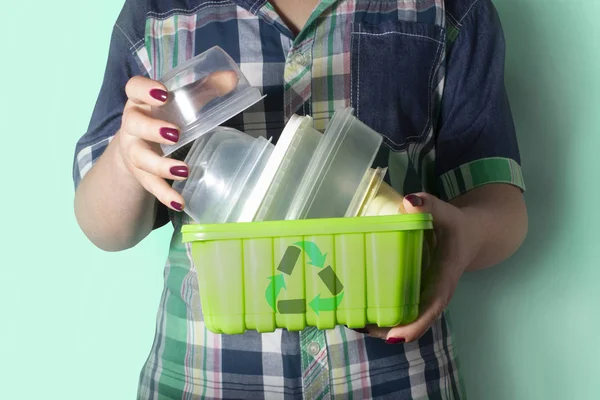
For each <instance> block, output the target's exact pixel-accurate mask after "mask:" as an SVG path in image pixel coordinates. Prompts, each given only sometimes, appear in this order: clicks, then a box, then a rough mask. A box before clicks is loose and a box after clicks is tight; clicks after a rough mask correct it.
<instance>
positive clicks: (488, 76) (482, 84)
mask: <svg viewBox="0 0 600 400" xmlns="http://www.w3.org/2000/svg"><path fill="white" fill-rule="evenodd" d="M454 23H455V25H452V26H451V27H450V28H449V37H452V34H453V33H454V34H455V40H454V41H452V40H451V41H450V42H451V45H450V46H451V47H450V50H449V51H448V53H447V57H448V58H447V63H446V82H445V88H444V97H443V99H442V105H441V110H440V119H439V122H440V125H439V129H438V133H437V138H436V176H437V178H438V180H439V189H440V194H441V197H442V198H444V199H445V200H451V199H453V198H454V197H456V196H458V195H460V194H462V193H465V192H467V191H469V190H471V189H473V188H475V187H478V186H482V185H485V184H488V183H507V184H511V185H514V186H517V187H518V188H520V189H521V190H522V191H524V190H525V185H524V181H523V176H522V172H521V159H520V153H519V147H518V143H517V137H516V132H515V126H514V123H513V117H512V113H511V109H510V105H509V101H508V97H507V93H506V89H505V84H504V57H505V42H504V34H503V31H502V27H501V24H500V20H499V17H498V14H497V11H496V9H495V8H494V6H493V4H492V3H491V1H489V0H480V1H478V2H477V4H476V5H475V6H474V7H473V8H472V9H471V10H470V12H469V14H468V15H466V16H465V17H464V18H463V19H462V21H460V22H458V21H454Z"/></svg>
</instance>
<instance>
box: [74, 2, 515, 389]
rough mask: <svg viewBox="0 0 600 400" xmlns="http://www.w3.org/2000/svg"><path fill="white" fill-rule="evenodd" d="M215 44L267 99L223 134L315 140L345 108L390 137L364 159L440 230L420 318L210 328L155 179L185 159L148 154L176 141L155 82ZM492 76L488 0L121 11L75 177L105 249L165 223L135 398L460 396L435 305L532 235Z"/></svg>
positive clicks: (177, 224) (170, 205) (176, 201)
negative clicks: (285, 132)
mask: <svg viewBox="0 0 600 400" xmlns="http://www.w3.org/2000/svg"><path fill="white" fill-rule="evenodd" d="M214 45H218V46H220V47H221V48H223V49H224V50H225V51H226V52H227V53H229V55H231V56H232V58H233V59H234V60H235V61H236V62H237V63H238V64H239V65H240V67H241V68H242V71H243V72H244V73H245V75H246V76H247V77H248V78H249V80H250V81H251V83H252V84H253V85H254V86H257V87H259V88H261V89H262V91H263V93H264V94H266V95H267V98H266V99H265V101H264V102H263V103H261V104H258V105H257V106H255V107H253V108H252V109H250V110H248V111H246V112H244V113H243V114H241V115H240V116H238V117H235V118H233V119H232V120H231V121H229V122H228V123H227V125H229V126H231V127H234V128H236V129H239V130H242V131H245V132H247V133H251V134H256V133H258V134H266V135H267V136H268V137H272V138H273V139H274V140H276V139H277V137H278V135H279V134H280V132H281V131H282V129H283V126H284V125H285V122H286V121H287V120H288V118H289V117H290V116H291V115H292V114H293V113H296V114H310V115H312V117H313V118H314V120H315V126H316V128H317V129H320V130H322V129H323V128H324V127H325V125H326V123H327V121H328V120H329V118H330V117H331V116H332V114H333V112H334V111H335V110H336V109H338V108H341V107H346V106H352V107H354V109H355V110H356V112H355V113H356V116H357V117H358V118H359V119H360V120H362V121H363V122H364V123H366V124H367V125H369V126H371V127H372V128H373V129H375V130H376V131H378V132H380V133H382V134H383V135H385V140H384V146H383V147H382V150H381V152H380V154H379V156H378V158H377V160H376V164H377V165H378V166H382V167H389V175H388V176H387V177H386V178H387V180H388V182H389V183H391V184H392V185H393V186H394V187H395V188H396V189H397V190H398V191H399V192H402V193H407V194H409V195H408V196H406V197H405V199H404V206H405V208H406V210H407V211H408V212H430V213H432V214H433V216H434V220H435V225H436V237H437V243H438V248H437V253H436V254H437V257H436V258H435V260H434V264H433V265H432V267H431V268H430V271H432V272H433V273H431V274H430V275H429V276H428V279H427V280H426V281H425V282H424V292H423V309H422V310H421V313H420V316H419V318H418V319H417V320H416V321H415V322H413V323H411V324H409V325H406V326H399V327H395V328H392V329H383V328H377V327H371V326H369V327H365V329H364V330H363V331H361V332H356V331H353V330H350V329H347V328H345V327H337V328H336V329H334V330H329V331H319V330H317V329H313V328H309V329H306V330H304V331H302V332H300V333H295V332H288V331H287V330H278V331H276V332H274V333H271V334H262V335H261V334H258V333H256V332H248V333H246V334H244V335H234V336H228V335H214V334H212V333H211V332H209V331H207V330H206V328H205V326H204V324H203V323H202V320H203V317H202V311H201V307H200V304H199V296H198V293H197V290H198V285H197V281H196V269H195V266H194V265H193V263H192V260H191V257H190V254H189V250H188V248H187V247H186V246H185V245H183V244H182V243H181V235H180V233H179V231H180V228H181V226H182V225H183V224H185V223H187V222H189V220H188V218H186V217H185V214H184V213H182V212H181V211H182V210H183V209H184V208H185V204H184V201H183V198H182V197H181V196H180V195H179V194H178V193H177V192H175V191H174V190H173V189H172V188H171V187H170V185H169V184H168V183H167V180H181V179H186V177H187V175H188V168H187V166H186V165H185V163H184V162H183V161H182V159H183V158H184V156H185V154H184V153H183V154H178V155H177V157H173V158H162V157H161V156H160V150H159V144H160V143H169V144H170V143H173V142H177V141H178V140H179V131H178V127H177V126H173V125H172V124H169V123H166V122H164V121H158V120H154V119H152V118H151V117H150V116H149V113H148V111H149V108H150V106H160V105H161V104H163V102H164V101H165V99H166V98H167V92H166V89H165V87H164V86H163V85H162V84H161V83H159V82H158V80H159V79H160V78H161V76H162V75H163V74H164V73H166V72H167V71H168V70H170V69H171V68H173V67H174V66H176V65H178V64H180V63H181V62H183V61H185V60H187V59H189V58H192V57H193V56H194V55H196V54H199V53H201V52H203V51H205V50H207V49H208V48H210V47H212V46H214ZM503 64H504V39H503V34H502V30H501V26H500V22H499V20H498V16H497V13H496V10H495V9H494V7H493V5H492V3H491V1H490V0H446V1H443V0H430V1H420V0H404V1H398V2H390V1H376V0H355V1H349V0H339V1H334V0H323V1H320V2H319V1H318V0H305V1H302V2H292V1H285V0H273V1H271V2H270V3H267V2H265V1H256V0H232V1H229V0H212V1H192V0H189V1H186V0H164V1H163V0H161V1H154V0H128V1H127V2H126V3H125V6H124V8H123V10H122V12H121V14H120V16H119V18H118V21H117V23H116V25H115V29H114V31H113V38H112V41H111V47H110V52H109V57H108V64H107V69H106V75H105V79H104V83H103V85H102V88H101V91H100V94H99V98H98V102H97V105H96V108H95V110H94V113H93V116H92V120H91V123H90V127H89V130H88V132H87V133H86V134H85V135H84V136H83V137H82V138H81V140H80V141H79V143H78V146H77V150H76V157H75V165H74V179H75V185H76V187H77V190H76V198H75V200H76V201H75V211H76V215H77V219H78V221H79V224H80V226H81V228H82V230H83V231H84V232H85V234H86V235H87V236H88V237H89V238H90V240H91V241H92V242H93V243H94V244H96V245H97V246H98V247H99V248H101V249H104V250H108V251H119V250H124V249H127V248H130V247H132V246H135V245H136V244H137V243H139V242H140V241H141V240H143V238H144V237H146V236H147V235H148V234H149V233H150V232H151V231H152V229H154V228H157V227H160V226H162V225H164V224H165V223H167V221H170V222H171V223H172V224H173V226H174V235H173V239H172V242H171V247H170V252H169V256H168V260H167V264H166V269H165V287H164V291H163V294H162V301H161V304H160V308H159V312H158V318H157V330H156V336H155V340H154V344H153V346H152V349H151V352H150V356H149V357H148V360H147V362H146V364H145V365H144V367H143V369H142V373H141V377H140V384H139V392H138V398H139V399H154V398H159V399H196V398H226V399H259V398H261V399H262V398H265V399H278V398H282V399H296V398H306V399H324V398H358V399H369V398H378V399H379V398H390V399H461V398H463V396H464V394H463V393H464V389H463V387H462V386H461V383H460V382H461V379H460V374H459V370H458V365H457V356H456V352H455V349H454V348H453V345H452V339H451V332H450V328H449V326H448V323H447V319H446V317H445V314H444V309H445V308H446V306H447V305H448V302H449V301H450V298H451V297H452V294H453V292H454V289H455V287H456V285H457V282H458V280H459V278H460V277H461V275H462V274H463V273H464V272H466V271H472V270H477V269H482V268H487V267H490V266H492V265H494V264H497V263H499V262H501V261H503V260H504V259H506V258H507V257H509V256H510V255H511V254H513V253H514V252H515V251H516V250H517V249H518V247H519V246H520V245H521V243H522V241H523V239H524V237H525V234H526V230H527V216H526V210H525V205H524V201H523V198H522V194H521V192H522V191H523V190H524V184H523V179H522V175H521V169H520V157H519V151H518V145H517V141H516V134H515V130H514V126H513V121H512V116H511V112H510V107H509V105H508V101H507V98H506V93H505V88H504V82H503V80H504V71H503ZM391 344H393V345H391Z"/></svg>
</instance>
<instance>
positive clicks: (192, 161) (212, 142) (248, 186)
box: [173, 127, 274, 223]
mask: <svg viewBox="0 0 600 400" xmlns="http://www.w3.org/2000/svg"><path fill="white" fill-rule="evenodd" d="M273 148H274V145H273V144H272V143H271V142H270V141H269V140H267V139H265V138H263V137H259V138H254V137H252V136H249V135H247V134H245V133H243V132H240V131H237V130H235V129H231V128H224V127H218V128H215V129H214V130H213V131H211V132H209V133H207V134H206V135H205V136H204V137H202V138H201V139H199V140H197V141H196V142H195V143H194V144H193V146H192V148H191V149H190V152H189V153H188V156H187V157H186V160H185V161H186V163H187V164H188V166H189V168H190V175H189V177H188V178H187V179H186V180H184V181H176V182H175V183H174V184H173V188H174V189H175V190H176V191H178V192H179V193H181V195H182V196H183V198H184V200H185V203H186V206H185V212H186V213H187V214H188V215H189V216H190V217H191V218H192V219H193V220H194V221H196V222H197V223H225V222H238V221H239V218H240V214H241V212H242V209H243V205H244V203H245V200H246V199H247V198H248V196H249V194H250V193H251V191H252V190H253V188H254V187H255V186H256V184H257V181H258V179H259V177H260V176H261V174H262V172H263V170H264V168H265V166H266V164H267V161H268V160H269V157H270V155H271V152H272V151H273Z"/></svg>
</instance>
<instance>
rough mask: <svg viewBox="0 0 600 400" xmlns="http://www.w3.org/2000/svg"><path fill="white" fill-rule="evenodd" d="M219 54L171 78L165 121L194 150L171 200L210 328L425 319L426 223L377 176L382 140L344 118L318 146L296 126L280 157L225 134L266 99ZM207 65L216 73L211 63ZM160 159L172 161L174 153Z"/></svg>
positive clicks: (301, 124) (265, 143)
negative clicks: (178, 202) (177, 202)
mask: <svg viewBox="0 0 600 400" xmlns="http://www.w3.org/2000/svg"><path fill="white" fill-rule="evenodd" d="M223 54H224V53H223V52H222V50H220V49H211V50H210V51H209V52H207V54H203V55H200V56H198V57H197V59H194V60H191V61H190V62H189V63H187V64H185V65H183V66H182V67H180V68H178V69H177V70H176V71H174V72H171V73H170V74H169V76H168V77H167V78H168V79H167V83H170V84H167V83H166V85H167V87H168V88H169V89H170V90H173V91H174V92H173V93H174V94H173V95H172V99H171V98H170V102H168V104H167V106H166V107H163V108H160V110H159V109H157V110H154V112H155V115H156V116H157V117H160V118H163V119H167V120H170V121H173V122H174V123H177V124H178V125H179V126H184V132H185V135H184V139H183V140H182V141H181V142H180V143H179V144H178V145H177V146H182V145H184V144H186V143H189V142H191V141H194V143H193V145H192V148H191V150H190V152H189V153H188V155H187V158H186V162H187V163H188V165H189V166H190V170H191V171H190V176H189V177H188V179H186V180H184V181H181V182H176V183H175V184H174V188H175V189H176V190H178V191H179V192H180V193H182V195H183V197H184V199H185V201H186V212H187V213H188V214H189V215H190V216H191V217H192V218H193V219H194V221H195V223H194V224H191V225H187V226H184V227H183V241H184V242H187V243H191V251H192V257H193V258H194V260H195V261H196V265H197V270H198V284H199V289H200V297H201V303H202V308H203V314H204V318H205V323H206V326H207V327H208V329H210V330H211V331H213V332H216V333H228V334H236V333H243V332H244V331H245V330H247V329H255V330H257V331H259V332H268V331H273V330H275V329H277V328H286V329H288V330H301V329H304V328H305V327H307V326H316V327H318V328H320V329H328V328H333V327H334V326H335V325H338V324H344V325H347V326H349V327H354V328H359V327H363V326H365V325H366V324H376V325H379V326H394V325H397V324H400V323H408V322H411V321H413V320H414V319H415V318H416V317H417V314H418V308H419V294H420V276H421V264H422V258H421V257H422V250H423V237H424V234H425V232H426V231H427V230H430V229H432V220H431V216H430V215H427V214H418V215H406V214H402V208H401V201H402V198H401V196H400V195H399V194H398V193H396V192H395V191H394V190H393V189H392V188H391V187H389V186H388V185H387V184H385V182H383V177H384V175H385V174H386V170H385V169H380V168H375V169H373V168H371V166H372V164H373V160H374V159H375V157H376V155H377V152H378V151H379V148H380V146H381V143H382V136H381V135H380V134H378V133H377V132H375V131H373V130H372V129H370V128H369V127H368V126H366V125H365V124H363V123H362V122H360V121H359V120H358V119H357V118H356V117H354V116H353V115H352V109H351V108H345V109H340V110H337V111H336V112H335V113H334V115H333V117H332V119H331V121H330V122H329V124H328V125H327V128H326V130H325V132H324V133H323V134H321V133H320V132H318V131H316V130H315V129H314V128H313V120H312V118H311V117H309V116H305V117H300V116H293V117H292V118H291V119H290V121H289V122H288V124H287V125H286V127H285V129H284V131H283V132H282V134H281V137H280V138H279V140H278V142H277V145H276V146H275V145H273V144H272V143H271V142H270V141H269V140H267V139H265V138H253V137H250V136H249V135H246V134H244V133H242V132H239V131H236V130H233V129H230V128H220V127H217V126H218V125H219V124H221V123H222V122H224V121H226V120H228V119H229V118H231V117H232V116H233V115H235V114H236V113H238V112H241V111H243V110H244V109H245V108H247V107H248V106H250V105H251V104H253V103H254V102H256V101H258V100H260V98H261V97H260V93H258V91H256V89H253V88H251V87H250V86H249V85H248V83H247V80H246V79H245V78H244V77H243V75H242V74H241V72H240V71H239V69H238V68H237V66H235V64H233V62H232V61H231V59H230V58H229V57H228V56H226V55H223ZM211 60H212V61H211ZM177 146H175V147H174V146H166V147H163V149H164V150H165V154H166V155H168V154H171V153H172V152H173V151H175V150H176V149H177V148H178V147H177Z"/></svg>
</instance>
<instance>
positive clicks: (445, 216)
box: [402, 192, 458, 226]
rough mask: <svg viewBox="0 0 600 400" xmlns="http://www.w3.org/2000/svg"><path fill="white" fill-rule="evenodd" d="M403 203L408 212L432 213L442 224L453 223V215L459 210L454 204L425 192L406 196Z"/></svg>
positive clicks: (435, 219) (434, 218)
mask: <svg viewBox="0 0 600 400" xmlns="http://www.w3.org/2000/svg"><path fill="white" fill-rule="evenodd" d="M402 205H403V206H404V209H405V210H406V213H407V214H418V213H426V214H431V215H432V216H433V220H434V221H435V223H436V224H438V225H442V226H443V225H446V224H449V223H452V221H453V217H454V216H455V214H456V212H457V211H458V209H457V208H456V207H454V206H453V205H452V204H450V203H446V202H445V201H443V200H440V199H439V198H437V197H435V196H433V195H431V194H429V193H424V192H420V193H413V194H409V195H407V196H405V197H404V199H403V201H402Z"/></svg>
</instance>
